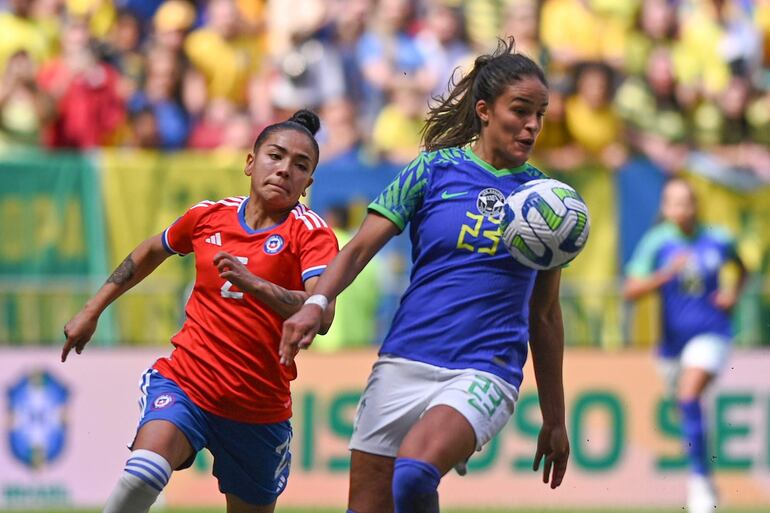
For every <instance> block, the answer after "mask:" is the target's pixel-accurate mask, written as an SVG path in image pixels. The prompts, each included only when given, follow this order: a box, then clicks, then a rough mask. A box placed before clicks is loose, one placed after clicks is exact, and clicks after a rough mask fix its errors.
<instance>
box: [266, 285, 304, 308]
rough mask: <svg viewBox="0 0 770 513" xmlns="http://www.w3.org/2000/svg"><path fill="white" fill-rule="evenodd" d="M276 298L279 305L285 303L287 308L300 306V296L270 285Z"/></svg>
mask: <svg viewBox="0 0 770 513" xmlns="http://www.w3.org/2000/svg"><path fill="white" fill-rule="evenodd" d="M271 287H272V288H273V291H274V292H275V295H276V297H277V298H278V300H279V301H280V302H281V303H285V304H287V305H289V306H297V305H300V304H302V296H301V295H300V294H297V293H296V292H292V291H290V290H286V289H284V288H283V287H278V286H277V285H273V284H271Z"/></svg>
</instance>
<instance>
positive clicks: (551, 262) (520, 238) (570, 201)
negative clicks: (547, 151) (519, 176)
mask: <svg viewBox="0 0 770 513" xmlns="http://www.w3.org/2000/svg"><path fill="white" fill-rule="evenodd" d="M590 226H591V220H590V217H589V215H588V207H587V206H586V204H585V202H584V201H583V198H581V197H580V195H579V194H578V193H577V192H576V191H575V189H573V188H572V187H570V186H569V185H567V184H565V183H563V182H560V181H558V180H554V179H552V178H541V179H538V180H532V181H529V182H527V183H525V184H523V185H521V186H520V187H518V188H517V189H516V190H515V191H513V192H512V193H511V194H510V195H509V196H508V198H506V200H505V205H504V206H503V217H502V221H501V222H500V232H501V233H502V237H503V243H504V244H505V247H506V248H507V249H508V251H509V252H510V253H511V255H513V258H515V259H516V260H517V261H518V262H519V263H520V264H522V265H525V266H527V267H530V268H532V269H537V270H544V269H553V268H554V267H559V266H562V265H564V264H566V263H567V262H569V261H570V260H572V259H573V258H575V257H576V256H578V254H579V253H580V252H581V251H582V250H583V247H585V244H586V241H587V240H588V231H589V229H590Z"/></svg>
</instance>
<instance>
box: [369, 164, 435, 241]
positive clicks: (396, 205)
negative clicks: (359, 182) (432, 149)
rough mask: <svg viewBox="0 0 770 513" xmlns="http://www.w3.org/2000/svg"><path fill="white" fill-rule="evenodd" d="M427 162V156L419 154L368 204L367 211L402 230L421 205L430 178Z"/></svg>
mask: <svg viewBox="0 0 770 513" xmlns="http://www.w3.org/2000/svg"><path fill="white" fill-rule="evenodd" d="M429 162H430V159H429V158H428V155H427V154H426V153H420V155H419V156H418V157H417V158H416V159H414V160H413V161H412V162H411V163H409V165H407V166H406V167H405V168H404V169H402V170H401V172H400V173H399V174H398V176H396V178H395V179H394V180H393V181H392V182H391V183H390V185H388V186H387V187H386V188H385V190H384V191H382V193H380V195H379V196H377V199H375V200H374V201H373V202H371V203H370V204H369V210H370V211H372V212H376V213H378V214H380V215H382V216H384V217H387V218H388V219H390V220H391V221H392V222H393V224H395V225H396V226H397V227H398V229H399V230H403V229H404V228H405V227H406V224H407V223H408V222H409V220H410V219H411V218H412V216H413V215H414V213H415V212H416V211H417V209H418V208H420V206H421V205H422V200H423V197H424V196H425V189H426V187H427V185H428V179H429V178H430V166H429Z"/></svg>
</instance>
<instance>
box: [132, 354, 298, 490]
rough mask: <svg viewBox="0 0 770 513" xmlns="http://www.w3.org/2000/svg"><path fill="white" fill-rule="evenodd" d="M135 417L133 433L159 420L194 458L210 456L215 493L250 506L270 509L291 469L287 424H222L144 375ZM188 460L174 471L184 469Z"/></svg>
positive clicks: (161, 380)
mask: <svg viewBox="0 0 770 513" xmlns="http://www.w3.org/2000/svg"><path fill="white" fill-rule="evenodd" d="M139 386H140V388H141V390H142V397H141V398H140V399H139V408H140V410H141V417H140V419H139V425H138V426H137V432H138V431H139V429H141V427H142V426H144V425H145V424H146V423H148V422H150V421H153V420H165V421H168V422H171V423H172V424H174V425H175V426H176V427H177V428H179V430H180V431H181V432H182V433H184V435H185V436H186V437H187V440H188V441H189V442H190V445H191V446H192V448H193V450H194V451H195V453H197V452H198V451H200V450H201V449H203V448H204V447H205V448H207V449H208V450H209V451H210V452H211V454H212V455H213V456H214V469H213V472H214V476H215V477H216V478H217V481H218V482H219V491H220V492H222V493H229V494H233V495H235V496H237V497H238V498H239V499H242V500H244V501H246V502H248V503H251V504H271V503H272V502H273V501H275V500H276V498H277V497H278V496H279V495H280V494H281V492H283V489H284V488H285V487H286V481H287V479H288V478H289V467H290V465H291V452H289V444H290V442H291V435H292V431H291V424H290V423H289V421H288V420H286V421H283V422H276V423H274V424H249V423H245V422H237V421H234V420H228V419H225V418H222V417H219V416H217V415H213V414H211V413H208V412H207V411H204V410H202V409H201V408H199V407H198V406H196V405H195V404H194V403H193V402H192V401H191V400H190V398H189V397H188V396H187V394H185V393H184V391H183V390H182V389H181V388H179V386H178V385H177V384H176V383H174V382H173V381H172V380H170V379H168V378H166V377H164V376H163V375H162V374H160V373H159V372H158V371H157V370H155V369H148V370H146V371H145V372H144V374H142V379H141V380H140V382H139ZM194 459H195V458H194V455H193V457H192V458H190V459H189V460H188V461H186V462H185V463H184V464H183V465H182V466H180V467H179V468H178V469H175V470H181V469H184V468H187V467H189V466H190V465H191V464H192V462H193V460H194Z"/></svg>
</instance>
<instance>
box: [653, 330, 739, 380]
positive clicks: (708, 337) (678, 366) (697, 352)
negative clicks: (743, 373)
mask: <svg viewBox="0 0 770 513" xmlns="http://www.w3.org/2000/svg"><path fill="white" fill-rule="evenodd" d="M729 357H730V339H729V338H727V337H725V336H723V335H718V334H716V333H705V334H703V335H698V336H695V337H693V338H691V339H690V340H689V341H688V342H687V344H685V346H684V349H683V350H682V354H680V355H679V357H678V358H661V359H660V360H659V361H658V370H659V371H660V373H661V375H662V376H663V379H664V381H665V383H666V390H667V391H668V392H672V393H673V392H675V391H676V386H677V383H678V381H679V376H680V375H681V373H682V369H683V368H686V367H694V368H696V369H703V370H705V371H707V372H708V373H709V374H712V375H714V376H717V375H719V373H720V372H721V371H722V369H724V368H725V365H727V360H728V358H729Z"/></svg>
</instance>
